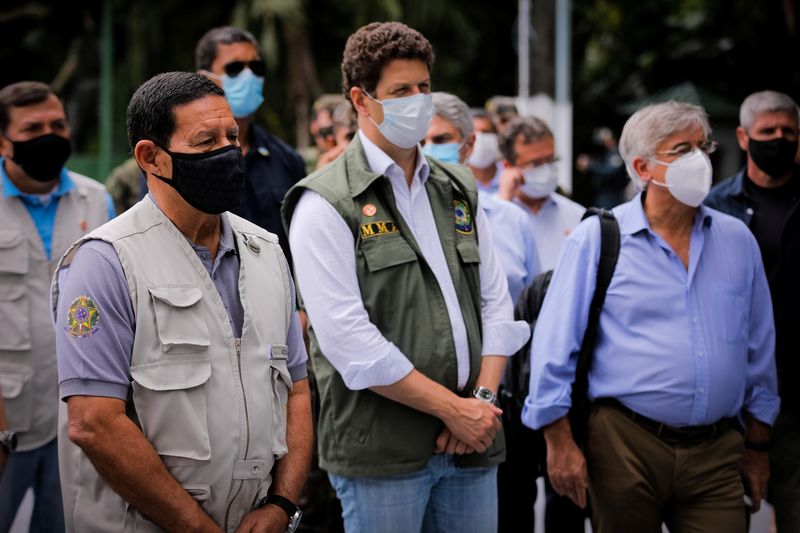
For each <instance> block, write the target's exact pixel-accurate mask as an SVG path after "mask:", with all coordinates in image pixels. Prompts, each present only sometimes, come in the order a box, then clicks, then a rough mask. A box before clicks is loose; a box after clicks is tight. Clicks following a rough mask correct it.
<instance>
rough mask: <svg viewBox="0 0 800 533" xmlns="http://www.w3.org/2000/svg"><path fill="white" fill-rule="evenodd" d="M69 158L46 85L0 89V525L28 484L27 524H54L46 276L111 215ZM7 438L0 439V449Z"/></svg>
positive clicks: (53, 394) (57, 497)
mask: <svg viewBox="0 0 800 533" xmlns="http://www.w3.org/2000/svg"><path fill="white" fill-rule="evenodd" d="M69 154H70V129H69V123H68V122H67V117H66V114H65V113H64V106H63V104H62V103H61V100H59V98H58V97H57V96H56V95H55V94H54V93H53V90H52V89H51V88H50V87H49V86H47V85H45V84H44V83H39V82H30V81H24V82H18V83H14V84H12V85H8V86H7V87H5V88H3V89H2V90H0V180H2V192H1V193H0V386H1V387H2V391H3V392H2V394H3V397H4V400H5V402H6V411H7V413H8V423H9V426H8V429H9V430H10V431H12V432H14V433H15V438H16V441H17V446H16V448H15V450H14V451H13V452H12V453H10V455H9V456H8V464H7V465H6V469H5V473H4V474H3V475H2V478H0V531H8V529H9V528H10V527H11V523H12V521H13V520H14V516H15V515H16V512H17V508H18V507H19V505H20V503H21V501H22V498H23V497H24V496H25V493H26V492H27V490H28V489H29V488H32V489H33V492H34V496H35V504H34V510H33V517H32V522H31V530H32V531H53V532H59V531H63V530H64V521H63V512H62V508H61V494H60V492H59V482H58V454H57V449H56V427H57V417H58V393H57V390H56V383H57V381H56V365H55V363H56V355H55V338H54V335H53V328H52V327H51V325H50V311H49V309H50V305H49V298H48V293H49V290H50V279H51V278H52V276H53V271H54V269H55V264H56V261H57V260H58V258H59V257H61V255H62V254H63V253H64V252H65V251H66V249H67V248H68V247H69V245H70V244H72V243H73V242H74V241H75V240H76V239H78V238H80V237H81V236H83V235H84V234H85V233H86V232H87V231H90V230H92V229H94V228H96V227H98V226H100V225H101V224H103V223H104V222H106V221H108V219H109V218H111V217H113V216H114V209H113V206H112V205H111V203H110V199H109V198H108V196H107V195H106V194H105V190H104V189H103V186H102V185H100V184H99V183H97V182H95V181H94V180H92V179H89V178H87V177H85V176H81V175H79V174H76V173H74V172H70V171H68V170H67V169H66V168H65V167H64V163H65V162H66V160H67V158H68V157H69ZM1 429H5V428H1ZM0 433H2V432H0ZM4 441H5V446H4ZM10 442H11V439H10V437H9V435H8V434H6V435H5V436H3V435H0V447H9V446H8V444H9V443H10ZM4 453H5V451H0V454H4Z"/></svg>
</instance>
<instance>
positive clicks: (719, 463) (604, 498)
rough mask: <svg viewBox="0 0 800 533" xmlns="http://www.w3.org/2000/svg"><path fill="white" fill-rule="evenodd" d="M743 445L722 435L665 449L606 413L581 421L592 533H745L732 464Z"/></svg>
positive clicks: (611, 411)
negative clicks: (664, 531)
mask: <svg viewBox="0 0 800 533" xmlns="http://www.w3.org/2000/svg"><path fill="white" fill-rule="evenodd" d="M743 450H744V439H743V437H742V435H741V433H739V432H738V431H737V430H736V429H734V428H732V427H731V428H729V429H727V430H726V431H724V432H722V433H720V434H718V435H717V436H715V437H712V438H709V439H708V440H705V441H702V442H699V443H695V444H689V445H687V444H677V445H673V444H668V443H666V442H664V441H663V440H661V439H660V438H659V437H657V436H656V435H654V434H653V433H651V432H650V431H648V430H646V429H644V428H643V427H641V426H640V425H638V424H637V423H636V422H634V421H633V420H631V418H630V417H629V416H628V415H626V414H625V413H623V412H622V411H620V410H619V409H616V408H614V407H606V406H595V407H593V409H592V412H591V414H590V416H589V440H588V443H587V447H586V461H587V463H588V468H589V494H590V498H591V502H592V526H593V528H594V531H595V533H619V532H623V533H629V532H634V531H635V532H637V533H660V532H661V524H662V522H663V523H666V524H667V527H668V528H669V530H670V532H671V533H689V532H691V533H717V532H720V531H724V532H725V533H745V530H746V526H745V523H746V521H745V516H746V515H745V513H746V511H745V507H744V501H743V497H744V487H743V484H742V479H741V476H740V474H739V469H738V463H739V460H740V459H741V457H742V452H743Z"/></svg>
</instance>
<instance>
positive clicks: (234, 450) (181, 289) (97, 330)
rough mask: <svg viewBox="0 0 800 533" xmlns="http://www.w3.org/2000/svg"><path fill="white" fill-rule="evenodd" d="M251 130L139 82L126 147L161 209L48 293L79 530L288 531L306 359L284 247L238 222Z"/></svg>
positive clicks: (82, 261) (298, 464)
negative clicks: (245, 132)
mask: <svg viewBox="0 0 800 533" xmlns="http://www.w3.org/2000/svg"><path fill="white" fill-rule="evenodd" d="M238 135H239V128H238V126H237V125H236V122H235V120H234V117H233V115H232V114H231V109H230V107H229V105H228V103H227V102H226V100H225V96H224V93H223V91H222V89H221V88H219V87H217V86H216V85H215V84H214V83H213V82H212V81H210V80H209V79H207V78H205V77H203V76H201V75H199V74H194V73H188V72H168V73H165V74H160V75H158V76H156V77H154V78H152V79H150V80H148V81H147V82H145V83H144V84H143V85H142V86H141V87H140V88H139V89H138V90H137V91H136V93H134V95H133V97H132V98H131V103H130V105H129V106H128V136H129V141H130V145H131V149H132V152H133V155H134V157H135V158H136V161H137V163H138V164H139V166H140V167H141V169H142V170H143V171H144V172H145V173H146V174H147V180H148V188H149V191H150V192H149V194H148V195H147V196H146V197H145V198H144V199H143V200H141V201H140V202H139V203H137V204H136V205H134V206H133V207H132V208H130V209H129V210H128V211H126V212H125V213H123V214H122V215H121V216H119V217H118V218H116V219H115V220H113V221H112V222H110V223H108V224H105V225H103V226H102V227H100V228H98V229H97V230H95V231H93V232H92V233H90V234H89V235H87V236H86V237H85V238H83V239H81V240H79V241H78V242H77V243H75V245H73V247H72V248H71V249H70V250H69V251H68V252H67V253H66V254H65V255H64V257H63V258H62V260H61V263H60V265H59V271H58V274H57V277H56V279H55V280H54V282H53V288H52V308H53V313H54V316H55V318H56V348H57V354H58V363H59V384H60V393H61V398H62V399H63V400H64V402H65V403H64V404H62V410H61V413H60V416H59V459H60V467H61V485H62V493H63V496H64V511H65V521H66V525H67V529H68V530H69V531H75V532H80V533H84V532H86V533H90V532H106V531H120V532H126V533H127V532H134V531H136V532H139V531H148V532H155V531H163V530H166V531H203V532H216V533H219V532H220V531H227V532H231V533H232V532H234V531H260V532H269V533H284V532H286V531H290V532H292V531H294V530H295V529H296V528H297V526H298V522H299V519H300V516H301V513H300V511H299V509H298V508H297V505H296V504H295V503H293V502H297V501H298V498H299V495H300V491H301V489H302V486H303V482H304V481H305V477H306V472H307V471H308V465H309V462H310V459H311V446H312V444H311V443H312V430H311V408H310V401H309V389H308V384H307V379H306V372H305V363H306V359H307V358H306V354H305V347H304V344H303V339H302V332H301V330H300V321H299V319H298V317H297V311H296V309H295V304H294V287H293V283H292V280H291V277H290V275H289V268H288V265H287V263H286V259H285V258H284V256H283V252H282V251H281V248H280V246H279V244H278V239H277V237H275V235H273V234H271V233H268V232H267V231H266V230H264V229H262V228H260V227H258V226H256V225H254V224H252V223H250V222H247V221H246V220H244V219H242V218H240V217H237V216H235V215H233V214H231V213H229V212H228V210H229V209H231V208H233V207H235V206H236V204H237V203H238V202H239V199H240V198H241V194H242V188H243V184H244V161H243V156H242V151H241V149H240V147H239V139H238Z"/></svg>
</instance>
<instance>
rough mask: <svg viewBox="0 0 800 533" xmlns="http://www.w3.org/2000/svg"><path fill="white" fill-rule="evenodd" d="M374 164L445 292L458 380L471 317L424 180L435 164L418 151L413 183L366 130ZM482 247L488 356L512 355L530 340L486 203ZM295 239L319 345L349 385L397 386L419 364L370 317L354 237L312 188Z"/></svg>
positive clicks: (479, 217) (464, 367)
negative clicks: (516, 306) (460, 300)
mask: <svg viewBox="0 0 800 533" xmlns="http://www.w3.org/2000/svg"><path fill="white" fill-rule="evenodd" d="M359 137H360V140H361V143H362V146H363V147H364V152H365V154H366V157H367V162H368V164H369V167H370V170H371V171H372V172H374V173H376V174H383V175H385V176H387V177H388V178H389V181H390V183H391V186H392V191H393V192H394V196H395V201H396V204H397V209H398V211H399V212H400V215H401V216H402V217H403V219H404V220H405V221H406V223H407V224H408V227H409V228H410V229H411V232H412V234H413V236H414V239H415V240H416V241H417V243H418V244H419V247H420V249H421V251H422V254H423V256H424V258H425V261H426V262H427V263H428V265H429V266H430V267H431V269H432V271H433V273H434V275H435V276H436V280H437V281H438V283H439V286H440V288H441V291H442V294H443V296H444V301H445V305H446V307H447V313H448V316H449V318H450V324H451V326H452V329H453V339H454V341H455V347H456V359H457V367H458V386H459V388H463V387H464V386H465V385H466V382H467V379H468V377H469V370H470V369H469V346H468V343H467V330H466V326H465V325H464V318H463V316H462V314H461V308H460V307H459V303H458V296H457V294H456V289H455V286H454V285H453V280H452V279H451V277H450V272H449V270H448V267H447V262H446V259H445V255H444V251H443V250H442V244H441V241H440V240H439V234H438V232H437V230H436V224H435V222H434V218H433V211H432V209H431V205H430V201H429V199H428V194H427V192H426V190H425V181H426V180H427V179H428V174H429V172H430V168H429V166H428V164H427V161H426V160H425V157H424V156H423V155H422V151H421V150H419V149H418V153H417V166H416V168H415V170H414V179H413V181H412V184H411V187H410V188H409V186H408V184H407V182H406V179H405V175H404V173H403V170H402V169H401V168H400V167H399V165H397V164H396V163H395V162H394V161H393V160H392V159H391V158H390V157H389V156H388V155H387V154H386V153H384V152H383V151H382V150H381V149H380V148H378V147H377V146H376V145H375V144H374V143H372V142H371V141H370V140H369V139H368V138H367V137H366V135H364V134H363V133H362V132H359ZM475 218H476V226H477V231H478V243H479V252H480V258H481V262H480V267H479V271H480V280H481V319H482V325H483V346H482V354H483V355H511V354H513V353H514V352H516V351H517V350H518V349H519V348H520V347H521V346H522V345H523V344H524V343H525V341H527V339H528V336H529V335H530V330H529V327H528V325H527V324H526V323H525V322H519V321H517V322H515V321H514V320H513V307H512V303H511V298H510V297H509V295H508V288H507V284H506V279H505V277H504V275H503V272H502V269H501V268H500V264H499V262H498V261H497V258H496V256H495V252H494V248H493V245H492V235H491V232H490V231H489V228H488V222H487V220H486V215H485V214H484V213H483V210H482V209H478V212H477V213H476V217H475ZM289 244H290V246H291V250H292V255H293V257H294V267H295V272H296V277H297V280H296V281H297V284H298V287H299V289H300V293H301V294H302V297H303V303H304V305H305V308H306V312H307V313H308V318H309V321H310V322H311V324H312V325H313V327H314V332H315V334H316V336H317V340H318V342H319V345H320V349H321V350H322V352H323V353H324V354H325V357H326V358H327V359H328V360H329V361H330V363H331V364H332V365H333V367H334V368H335V369H336V370H337V371H338V372H339V373H340V374H341V375H342V379H343V380H344V382H345V384H346V385H347V386H348V387H349V388H351V389H353V390H358V389H364V388H368V387H374V386H381V385H391V384H393V383H396V382H397V381H399V380H401V379H402V378H404V377H405V376H406V375H408V374H409V373H410V372H411V370H412V369H413V364H412V363H411V361H410V360H409V358H408V357H407V356H406V355H405V354H403V353H402V352H401V351H400V350H399V349H398V348H397V347H396V346H395V345H394V344H392V343H391V342H389V341H388V340H387V339H386V338H385V337H384V336H383V335H382V334H381V332H380V331H379V330H378V328H377V327H376V326H375V325H374V324H373V323H372V322H370V320H369V316H368V314H367V311H366V309H365V308H364V304H363V302H362V298H361V291H360V289H359V286H358V278H357V275H356V258H355V254H354V253H353V250H354V249H355V238H354V236H353V233H352V231H351V230H350V228H349V227H348V226H347V224H346V223H345V221H344V219H343V218H342V217H341V216H340V215H339V213H338V212H337V211H336V210H335V209H334V208H333V206H332V205H331V204H330V203H329V202H328V201H327V200H325V199H324V198H323V197H322V196H320V195H319V194H317V193H316V192H314V191H309V190H307V191H305V192H304V193H303V194H302V196H301V197H300V200H299V201H298V203H297V206H296V208H295V211H294V215H293V217H292V222H291V226H290V228H289Z"/></svg>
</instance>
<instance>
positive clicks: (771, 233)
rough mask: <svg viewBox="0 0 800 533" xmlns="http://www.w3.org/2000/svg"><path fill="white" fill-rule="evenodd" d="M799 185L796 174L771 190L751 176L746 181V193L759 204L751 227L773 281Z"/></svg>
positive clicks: (768, 277)
mask: <svg viewBox="0 0 800 533" xmlns="http://www.w3.org/2000/svg"><path fill="white" fill-rule="evenodd" d="M798 184H800V180H799V179H797V176H796V175H795V176H793V177H792V179H791V180H789V182H788V183H786V184H785V185H782V186H780V187H774V188H771V189H766V188H764V187H760V186H758V185H756V184H755V183H754V182H753V181H752V180H750V178H747V179H745V180H744V188H745V193H746V194H747V195H748V196H750V198H751V199H752V201H753V205H754V206H755V207H756V208H755V209H754V211H753V218H752V219H751V221H750V230H751V231H752V232H753V235H754V236H755V238H756V240H757V241H758V246H759V248H761V257H762V259H763V260H764V270H765V272H766V274H767V279H769V280H770V282H772V281H773V280H774V279H775V276H776V274H777V268H778V263H779V256H780V248H781V236H782V235H783V228H784V226H785V225H786V220H787V218H788V216H789V213H790V212H791V211H792V208H793V207H794V205H795V204H796V203H797V200H798V188H799V187H798Z"/></svg>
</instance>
